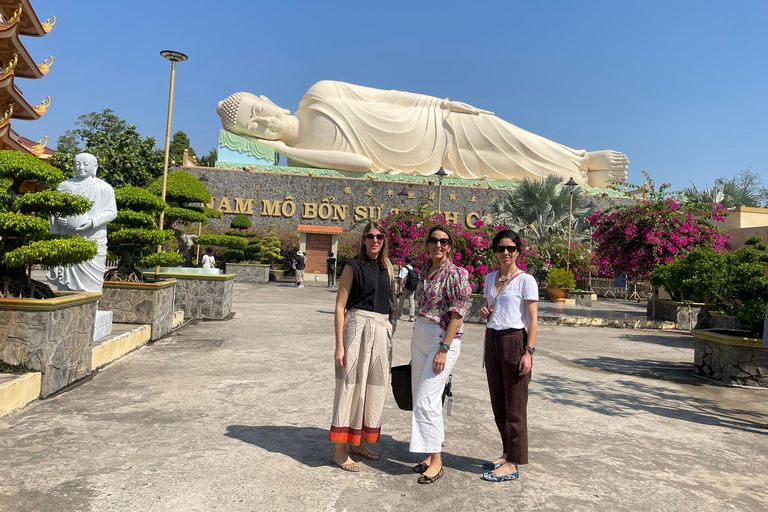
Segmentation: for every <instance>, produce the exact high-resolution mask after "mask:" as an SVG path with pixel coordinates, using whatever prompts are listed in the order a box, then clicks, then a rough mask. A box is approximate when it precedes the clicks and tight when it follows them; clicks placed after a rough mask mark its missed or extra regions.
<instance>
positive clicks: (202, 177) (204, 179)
mask: <svg viewBox="0 0 768 512" xmlns="http://www.w3.org/2000/svg"><path fill="white" fill-rule="evenodd" d="M198 179H199V180H200V183H202V184H203V186H204V187H205V188H206V189H207V188H208V186H207V185H206V184H207V183H208V178H207V177H206V176H205V174H202V175H200V178H198ZM202 234H203V223H202V222H198V223H197V236H200V235H202ZM195 245H196V246H197V250H196V251H195V265H197V264H198V262H199V261H200V244H195Z"/></svg>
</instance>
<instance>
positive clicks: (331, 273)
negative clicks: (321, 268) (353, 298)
mask: <svg viewBox="0 0 768 512" xmlns="http://www.w3.org/2000/svg"><path fill="white" fill-rule="evenodd" d="M326 262H327V263H328V288H330V287H331V286H335V285H336V258H334V257H333V251H328V259H327V260H326Z"/></svg>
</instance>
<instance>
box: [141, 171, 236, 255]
mask: <svg viewBox="0 0 768 512" xmlns="http://www.w3.org/2000/svg"><path fill="white" fill-rule="evenodd" d="M147 190H149V191H150V192H151V193H153V194H154V195H156V196H161V195H162V190H163V178H162V176H161V177H160V178H157V179H156V180H155V181H153V182H152V183H150V184H149V185H148V186H147ZM165 200H166V202H167V203H168V207H167V208H166V209H165V220H164V224H165V226H169V227H170V229H172V230H173V234H174V236H175V237H176V241H177V242H178V244H179V251H181V255H182V258H183V265H184V266H186V267H191V266H192V258H193V256H194V245H195V242H194V240H195V237H196V235H188V234H187V233H186V232H185V230H184V226H185V225H188V224H191V223H196V222H199V223H203V224H204V223H206V222H208V219H220V218H221V217H222V213H221V212H220V211H218V210H214V209H212V208H208V207H207V206H205V205H206V204H207V203H210V202H211V193H210V192H209V191H208V189H207V188H205V185H203V184H202V182H201V181H200V180H198V179H197V178H195V177H194V176H192V175H191V174H189V173H188V172H185V171H173V172H170V173H168V181H167V183H166V191H165ZM165 226H164V227H165Z"/></svg>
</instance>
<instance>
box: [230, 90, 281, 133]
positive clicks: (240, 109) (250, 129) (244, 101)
mask: <svg viewBox="0 0 768 512" xmlns="http://www.w3.org/2000/svg"><path fill="white" fill-rule="evenodd" d="M216 113H217V114H219V116H220V117H221V124H222V126H223V127H224V129H225V130H227V131H228V132H232V133H237V134H240V135H248V136H250V137H257V138H259V139H266V140H280V139H281V138H282V137H283V135H285V133H286V130H287V126H288V124H287V117H288V116H289V115H290V114H291V112H290V111H289V110H286V109H284V108H280V107H278V106H277V105H275V104H274V103H272V101H271V100H270V99H269V98H267V97H266V96H256V95H254V94H251V93H248V92H237V93H235V94H233V95H232V96H230V97H228V98H227V99H225V100H223V101H220V102H219V103H218V105H217V106H216Z"/></svg>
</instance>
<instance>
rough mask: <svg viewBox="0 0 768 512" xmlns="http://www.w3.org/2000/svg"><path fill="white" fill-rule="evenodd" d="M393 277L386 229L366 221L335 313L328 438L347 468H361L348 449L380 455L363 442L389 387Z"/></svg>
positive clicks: (377, 428) (371, 436)
mask: <svg viewBox="0 0 768 512" xmlns="http://www.w3.org/2000/svg"><path fill="white" fill-rule="evenodd" d="M393 281H394V280H393V272H392V264H391V263H390V261H389V257H388V249H387V236H386V232H385V231H384V228H382V226H381V225H379V223H377V222H369V223H368V224H367V225H366V226H365V228H363V235H362V238H361V240H360V249H359V251H358V255H357V257H356V258H349V259H347V260H346V261H345V262H344V270H343V271H342V273H341V279H340V280H339V290H338V293H337V295H336V311H335V316H334V325H335V331H336V353H335V355H334V359H335V363H336V393H335V396H334V401H333V421H332V423H331V431H330V434H329V436H328V437H329V439H330V440H331V442H333V443H335V448H334V452H333V461H334V462H335V463H336V464H337V465H338V466H339V467H341V468H342V469H344V470H346V471H359V470H360V468H359V467H358V466H357V464H355V462H354V461H353V460H352V459H351V458H350V457H349V453H352V454H355V455H360V456H362V457H365V458H367V459H371V460H377V459H378V458H379V455H378V454H377V453H374V452H372V451H371V450H369V449H368V448H366V447H365V446H364V445H363V444H362V443H363V442H366V443H375V442H377V441H378V440H379V434H380V432H381V418H382V413H383V412H384V402H385V399H386V396H387V393H388V391H389V379H390V368H391V366H392V334H393V333H394V329H395V323H396V320H395V315H396V314H397V310H396V309H395V308H394V307H393V302H394V290H393V284H392V283H393ZM347 445H349V452H348V451H347Z"/></svg>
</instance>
